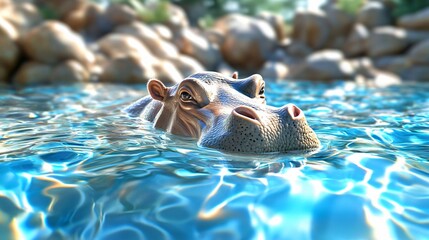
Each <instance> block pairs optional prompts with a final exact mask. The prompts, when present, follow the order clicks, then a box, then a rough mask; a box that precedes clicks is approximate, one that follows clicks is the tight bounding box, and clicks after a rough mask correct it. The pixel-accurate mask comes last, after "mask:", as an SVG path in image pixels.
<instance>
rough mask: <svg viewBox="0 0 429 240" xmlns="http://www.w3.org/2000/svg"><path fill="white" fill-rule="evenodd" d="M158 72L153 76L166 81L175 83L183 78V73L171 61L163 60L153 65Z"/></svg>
mask: <svg viewBox="0 0 429 240" xmlns="http://www.w3.org/2000/svg"><path fill="white" fill-rule="evenodd" d="M153 68H154V70H155V72H156V75H155V76H152V77H151V78H157V79H160V80H161V81H163V82H164V83H169V84H175V83H178V82H180V81H182V80H183V75H182V74H181V73H180V72H179V71H178V70H177V68H176V66H174V65H173V64H172V63H171V62H170V61H167V60H161V61H159V62H157V63H156V64H154V65H153Z"/></svg>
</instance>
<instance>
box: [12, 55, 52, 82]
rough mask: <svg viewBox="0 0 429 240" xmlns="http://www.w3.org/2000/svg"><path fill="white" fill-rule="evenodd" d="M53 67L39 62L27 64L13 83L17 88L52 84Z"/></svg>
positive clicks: (17, 73) (20, 69)
mask: <svg viewBox="0 0 429 240" xmlns="http://www.w3.org/2000/svg"><path fill="white" fill-rule="evenodd" d="M51 73H52V67H51V66H49V65H48V64H44V63H39V62H33V61H30V62H26V63H24V64H22V65H21V66H20V68H19V69H18V71H17V72H16V74H15V76H14V79H13V83H14V84H15V85H17V86H29V85H40V84H48V83H50V76H51Z"/></svg>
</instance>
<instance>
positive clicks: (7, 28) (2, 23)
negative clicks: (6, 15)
mask: <svg viewBox="0 0 429 240" xmlns="http://www.w3.org/2000/svg"><path fill="white" fill-rule="evenodd" d="M18 36H19V33H18V31H17V30H16V29H15V27H14V26H13V25H12V24H10V23H9V22H8V21H6V20H5V19H3V18H2V17H0V37H1V38H3V37H7V38H9V39H12V40H17V39H18Z"/></svg>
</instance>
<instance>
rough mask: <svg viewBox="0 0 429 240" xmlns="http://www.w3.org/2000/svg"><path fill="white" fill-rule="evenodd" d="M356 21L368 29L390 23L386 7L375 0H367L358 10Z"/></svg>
mask: <svg viewBox="0 0 429 240" xmlns="http://www.w3.org/2000/svg"><path fill="white" fill-rule="evenodd" d="M357 21H358V23H361V24H363V25H364V26H365V27H367V28H368V29H374V28H376V27H381V26H387V25H391V24H392V20H391V17H390V15H389V11H388V9H387V8H386V7H385V6H384V4H383V3H381V2H377V1H368V2H367V3H366V4H365V5H364V6H363V8H362V9H361V10H360V11H359V13H358V17H357Z"/></svg>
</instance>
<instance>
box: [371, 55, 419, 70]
mask: <svg viewBox="0 0 429 240" xmlns="http://www.w3.org/2000/svg"><path fill="white" fill-rule="evenodd" d="M374 66H375V67H376V68H378V69H382V70H385V71H389V72H392V73H396V74H400V73H401V72H402V71H404V70H405V69H408V68H410V67H411V66H412V62H411V60H410V59H409V58H408V57H406V56H387V57H381V58H377V59H375V60H374Z"/></svg>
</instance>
